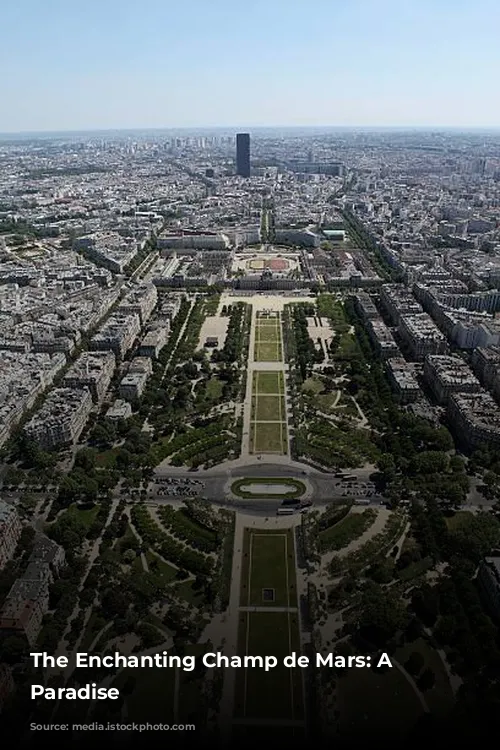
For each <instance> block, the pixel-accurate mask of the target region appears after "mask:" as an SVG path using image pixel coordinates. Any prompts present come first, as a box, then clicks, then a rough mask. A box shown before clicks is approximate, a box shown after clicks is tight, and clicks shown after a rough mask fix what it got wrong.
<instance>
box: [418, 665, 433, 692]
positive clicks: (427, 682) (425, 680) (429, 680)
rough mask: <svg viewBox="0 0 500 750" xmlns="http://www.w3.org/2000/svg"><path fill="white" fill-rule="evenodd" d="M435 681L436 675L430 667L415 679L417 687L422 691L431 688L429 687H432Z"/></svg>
mask: <svg viewBox="0 0 500 750" xmlns="http://www.w3.org/2000/svg"><path fill="white" fill-rule="evenodd" d="M435 682H436V676H435V674H434V672H433V671H432V669H429V668H428V667H427V669H425V670H424V671H423V672H422V674H421V675H420V677H419V678H418V680H417V687H418V689H419V690H421V691H422V692H425V691H426V690H431V688H433V687H434V683H435Z"/></svg>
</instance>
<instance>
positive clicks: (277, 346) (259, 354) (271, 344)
mask: <svg viewBox="0 0 500 750" xmlns="http://www.w3.org/2000/svg"><path fill="white" fill-rule="evenodd" d="M254 359H255V361H256V362H281V360H282V359H283V350H282V347H281V343H280V342H278V341H256V342H255V353H254Z"/></svg>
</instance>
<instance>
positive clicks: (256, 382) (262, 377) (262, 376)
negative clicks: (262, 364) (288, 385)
mask: <svg viewBox="0 0 500 750" xmlns="http://www.w3.org/2000/svg"><path fill="white" fill-rule="evenodd" d="M252 390H253V392H254V394H257V395H259V396H260V395H261V394H264V395H266V394H276V393H284V391H285V386H284V383H283V373H282V372H259V371H258V370H257V371H256V372H254V374H253V389H252Z"/></svg>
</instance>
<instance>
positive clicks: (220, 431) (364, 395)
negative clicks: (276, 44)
mask: <svg viewBox="0 0 500 750" xmlns="http://www.w3.org/2000/svg"><path fill="white" fill-rule="evenodd" d="M499 206H500V136H499V135H498V134H495V133H490V134H488V133H486V132H480V133H479V132H472V131H471V132H449V131H444V130H433V131H418V130H409V129H406V130H403V129H401V130H391V131H384V130H382V131H377V130H373V131H372V130H363V129H353V130H331V131H325V132H324V133H318V132H316V131H312V132H309V131H308V130H307V129H297V130H296V131H294V130H293V129H292V130H290V131H289V132H287V133H283V132H280V131H278V130H276V131H273V130H272V129H267V130H264V129H263V130H259V129H255V130H252V131H251V132H240V133H237V132H235V131H229V130H227V131H226V130H224V129H218V130H209V129H205V130H200V131H199V132H198V133H196V132H191V131H189V133H187V132H185V131H182V130H178V131H150V132H147V131H143V132H139V131H138V132H137V133H128V132H124V133H87V134H79V135H76V134H67V135H63V134H58V135H54V136H50V134H44V135H40V136H38V137H35V136H33V137H27V136H25V137H22V138H21V137H19V138H16V137H14V136H12V137H7V136H5V137H3V138H2V140H1V141H0V377H1V388H0V393H1V398H0V446H1V454H0V456H1V466H0V481H1V489H0V493H1V495H0V496H1V500H0V662H1V665H0V704H1V706H2V708H3V711H2V717H1V718H2V720H5V721H6V725H7V727H8V728H9V727H10V728H11V729H12V730H13V731H14V728H15V727H18V726H19V724H20V722H21V719H23V720H25V719H26V717H27V716H28V717H33V716H35V715H36V716H37V717H41V719H40V720H42V721H43V722H44V723H48V722H56V723H62V722H65V721H74V722H82V723H85V722H87V723H89V722H91V721H99V720H103V719H104V717H105V718H106V720H109V721H119V720H124V719H128V720H134V721H154V720H157V721H159V720H161V721H163V722H167V723H168V722H170V723H171V724H175V725H196V727H197V733H198V735H201V737H202V738H203V739H205V740H217V741H221V742H222V741H224V740H227V741H230V740H237V741H238V742H242V741H244V740H245V739H246V740H251V742H255V740H258V739H259V738H260V737H263V736H266V737H269V736H273V735H272V732H273V731H274V732H276V733H277V736H278V734H279V737H283V738H284V739H285V741H286V742H288V743H289V744H290V743H292V742H297V743H298V744H303V743H304V742H305V741H306V739H307V740H311V739H312V740H314V739H317V738H322V737H328V738H334V739H335V741H336V742H337V744H340V745H341V746H342V743H343V742H346V743H347V742H348V741H350V740H352V738H353V737H354V738H359V739H366V738H367V737H372V738H376V737H383V736H385V735H389V734H390V736H391V738H393V739H395V740H396V741H399V742H406V741H407V740H408V738H410V737H414V738H415V737H417V738H419V742H421V741H423V739H428V738H429V737H431V736H432V737H436V736H441V735H440V733H443V736H445V737H446V738H448V739H450V738H452V739H453V738H459V737H460V738H464V737H468V736H469V735H468V734H467V733H468V732H469V731H471V732H472V730H471V729H470V728H471V727H473V726H475V725H476V724H477V723H480V724H481V725H482V726H483V728H486V729H487V728H488V727H492V726H494V725H495V722H496V721H497V713H498V711H497V709H498V694H499V693H498V675H499V668H500V640H499V622H500V460H499V453H498V450H499V446H500V406H499V404H500V318H499V312H500V291H499V290H500V218H499V217H500V214H499ZM115 651H118V652H120V654H125V655H133V654H137V655H141V654H152V653H161V652H162V651H168V652H169V653H173V654H179V655H182V656H187V655H196V654H201V653H204V652H207V651H208V652H218V651H220V652H224V653H227V654H228V655H235V656H240V657H244V656H247V655H262V656H266V655H268V654H272V655H274V656H277V657H280V656H283V657H284V656H286V655H287V654H290V653H292V652H296V653H303V654H307V655H310V656H311V655H314V654H322V655H323V656H324V657H326V655H327V654H329V653H330V652H332V651H333V652H334V653H335V654H338V655H341V656H344V657H349V656H356V655H359V654H375V653H379V652H380V651H383V652H386V653H388V654H389V655H390V658H391V660H392V666H393V668H392V669H388V668H376V667H375V666H372V667H371V668H366V669H346V668H343V667H338V666H331V668H328V669H322V670H317V669H313V668H309V669H306V670H304V669H302V670H300V669H298V668H295V669H294V668H290V669H287V668H284V667H281V668H277V669H274V670H272V671H271V672H269V673H267V672H263V671H261V670H252V669H249V670H244V669H241V670H238V669H235V670H225V669H222V668H216V667H214V668H204V667H202V668H201V669H200V668H196V669H195V670H194V671H192V672H184V671H182V670H179V669H166V670H161V669H160V670H154V674H153V671H152V670H147V669H146V670H139V671H131V670H129V669H127V668H116V669H112V670H109V669H108V670H106V669H104V670H103V669H102V668H94V667H87V668H83V667H81V668H78V669H73V668H71V666H69V667H68V668H66V669H58V668H57V667H56V668H54V669H52V670H49V671H46V672H45V673H44V676H43V681H44V684H45V686H46V687H47V688H70V687H75V686H76V687H78V686H80V685H85V684H87V683H89V682H92V681H94V682H96V683H99V684H100V685H102V686H103V687H110V686H111V687H112V686H115V687H118V688H120V689H121V695H120V699H119V700H118V701H106V702H105V706H104V707H103V705H100V704H99V701H92V700H88V701H78V702H74V703H71V701H69V702H65V701H64V700H59V701H57V702H56V703H54V702H52V703H50V701H49V702H47V701H44V700H43V699H40V700H38V701H35V702H33V701H32V700H30V696H29V686H30V684H31V683H32V682H33V680H34V678H35V674H34V672H35V670H34V669H33V667H32V666H31V665H30V663H29V662H28V661H27V659H26V654H27V653H30V652H47V653H51V654H54V655H57V656H60V655H64V654H66V655H72V654H73V655H74V654H76V653H78V652H91V653H93V654H108V653H113V652H115ZM36 679H37V680H38V681H39V680H40V676H39V675H38V676H37V678H36ZM395 706H397V710H395ZM38 720H39V719H38V718H37V721H38ZM474 731H475V730H474ZM263 733H264V734H263ZM270 733H271V734H270ZM470 736H473V735H472V734H471V735H470ZM474 736H475V735H474Z"/></svg>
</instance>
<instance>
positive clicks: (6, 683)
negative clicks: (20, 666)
mask: <svg viewBox="0 0 500 750" xmlns="http://www.w3.org/2000/svg"><path fill="white" fill-rule="evenodd" d="M14 687H15V686H14V679H13V677H12V671H11V668H10V667H9V665H8V664H0V714H1V713H2V710H3V708H4V706H5V703H6V701H7V699H8V697H9V695H11V694H12V693H13V692H14Z"/></svg>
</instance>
